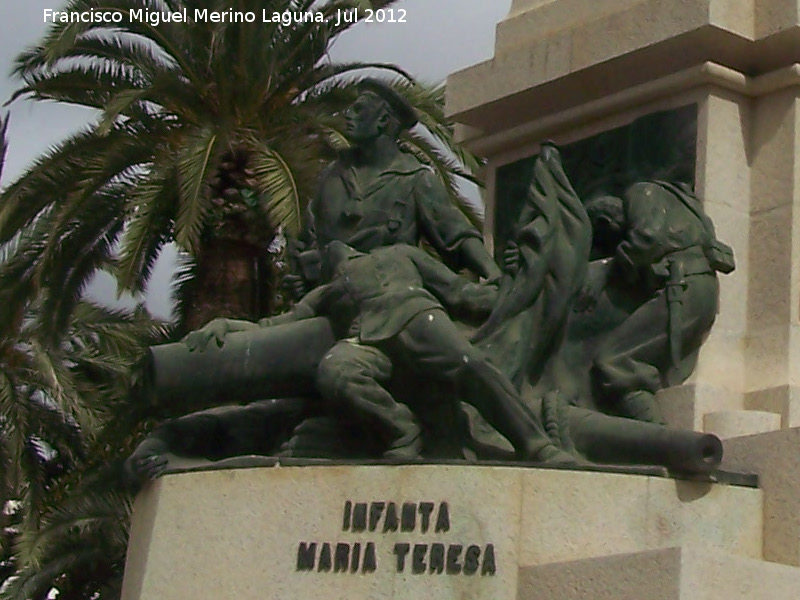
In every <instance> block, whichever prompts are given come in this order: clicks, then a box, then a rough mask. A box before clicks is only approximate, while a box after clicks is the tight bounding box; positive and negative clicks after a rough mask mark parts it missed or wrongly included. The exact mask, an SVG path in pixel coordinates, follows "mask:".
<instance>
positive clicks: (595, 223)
mask: <svg viewBox="0 0 800 600" xmlns="http://www.w3.org/2000/svg"><path fill="white" fill-rule="evenodd" d="M586 214H587V215H589V220H590V221H591V223H592V244H593V245H594V246H595V248H596V249H599V250H601V251H605V252H606V253H613V252H614V249H615V248H616V247H617V245H618V244H619V243H620V242H621V241H622V239H623V235H624V234H625V226H626V218H625V205H624V203H623V201H622V198H620V197H619V196H611V195H598V196H594V197H593V198H590V199H589V200H588V201H587V202H586Z"/></svg>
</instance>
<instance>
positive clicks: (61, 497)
mask: <svg viewBox="0 0 800 600" xmlns="http://www.w3.org/2000/svg"><path fill="white" fill-rule="evenodd" d="M39 309H40V306H39V305H37V304H35V303H34V304H32V305H31V306H29V307H28V308H27V310H26V311H25V316H24V318H23V325H22V326H21V328H20V329H19V330H18V331H13V330H10V327H8V326H6V327H5V328H4V329H3V331H2V332H0V338H2V339H3V345H2V348H0V506H2V507H4V508H5V510H4V514H5V516H6V520H7V521H8V523H7V525H8V526H9V527H7V529H6V531H5V532H4V533H5V537H6V539H5V540H4V543H5V546H4V548H3V551H4V554H5V556H4V557H3V558H4V559H5V565H4V567H3V572H2V573H0V574H1V575H2V578H0V598H3V600H6V599H7V598H8V599H16V600H24V599H27V598H37V599H38V598H44V597H45V596H46V595H47V594H48V592H49V591H50V590H51V589H52V588H54V587H55V588H56V589H58V590H59V591H60V592H62V593H61V594H60V595H59V597H61V598H70V597H74V598H82V599H88V598H91V597H92V595H93V594H94V593H95V592H100V591H102V590H103V589H105V590H115V589H116V588H117V587H118V584H119V581H120V580H121V574H122V565H123V562H124V556H125V547H126V543H127V531H126V528H127V515H128V511H129V499H128V495H127V494H126V492H125V488H124V485H123V483H122V461H123V460H124V458H125V457H126V456H127V455H128V454H130V452H131V451H132V450H133V447H134V445H135V443H136V441H137V438H138V437H139V436H140V434H141V432H142V430H143V428H146V427H148V425H149V424H151V423H152V419H151V415H149V414H148V411H149V410H150V407H148V406H144V405H141V404H137V402H136V401H135V399H132V398H131V396H130V394H129V392H128V390H129V388H130V378H131V373H132V370H133V366H134V363H135V362H136V361H137V360H138V359H139V357H140V356H141V353H142V351H143V349H144V347H145V346H147V345H149V344H152V343H156V342H158V341H160V340H163V339H164V338H165V337H166V329H165V327H164V325H163V324H161V323H158V322H156V321H154V320H153V319H152V318H150V317H149V315H147V313H146V311H145V310H144V309H142V308H139V309H137V310H135V311H134V312H132V313H126V312H121V311H117V310H110V309H106V308H102V307H98V306H95V305H93V304H89V303H85V302H81V303H79V304H78V305H77V306H76V308H75V310H74V311H73V314H72V316H71V318H70V321H69V324H68V326H67V328H66V330H65V331H64V332H62V333H61V335H60V339H59V342H58V343H52V342H48V341H46V340H45V336H43V330H42V328H41V326H40V322H41V319H39V318H38V315H37V314H36V312H37V311H38V310H39ZM4 579H5V583H3V580H4ZM109 586H110V587H109ZM103 597H107V596H103ZM112 597H113V594H112Z"/></svg>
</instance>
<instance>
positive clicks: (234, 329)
mask: <svg viewBox="0 0 800 600" xmlns="http://www.w3.org/2000/svg"><path fill="white" fill-rule="evenodd" d="M687 115H689V117H691V116H692V115H693V113H691V111H687V110H683V112H680V113H679V114H678V116H677V117H676V116H675V115H667V116H661V117H660V119H661V120H665V119H666V120H667V121H668V120H669V119H672V120H676V119H677V120H678V121H680V122H685V121H686V119H687ZM346 116H347V125H348V129H347V131H348V135H349V136H350V138H351V141H352V144H353V148H352V150H350V151H348V152H347V153H346V154H345V155H343V156H342V157H341V158H340V159H339V160H337V161H336V162H335V163H334V164H333V165H332V166H331V167H330V168H329V169H328V170H327V171H326V172H325V174H324V175H323V177H322V180H321V182H320V186H319V193H318V195H317V197H316V198H315V200H314V201H313V202H312V204H311V206H310V209H309V214H308V215H307V220H306V227H305V232H304V235H303V236H302V241H301V243H300V244H299V245H298V247H297V252H296V254H295V259H296V264H297V265H298V266H299V267H300V268H299V272H298V273H297V275H296V276H295V277H294V278H293V279H292V281H291V283H292V284H293V285H294V286H295V288H296V289H297V290H298V292H302V293H305V292H308V293H307V294H305V297H304V298H303V299H302V300H301V301H300V302H298V303H297V304H296V305H295V306H294V308H293V309H292V310H291V311H290V312H288V313H286V314H284V315H280V316H277V317H272V318H269V319H264V320H262V321H260V322H258V323H253V322H247V321H233V320H224V319H223V320H215V321H212V322H211V323H210V324H208V325H207V326H206V327H204V328H202V329H200V330H198V331H196V332H193V333H191V334H189V335H188V336H187V337H186V338H185V339H184V340H183V342H182V343H178V344H168V345H165V346H159V347H154V348H151V351H150V353H149V357H148V360H147V361H146V362H145V369H144V375H145V376H144V377H143V378H142V380H141V381H142V384H141V392H143V393H144V394H146V396H147V397H148V398H151V399H153V400H154V401H156V402H160V403H177V402H186V399H187V398H191V400H192V402H195V403H196V404H195V406H202V405H206V406H208V405H213V404H229V403H231V402H240V403H245V402H249V404H245V405H241V406H226V407H222V408H215V409H211V410H207V411H203V412H197V413H192V414H189V415H187V416H185V417H182V418H180V419H176V420H173V421H169V422H167V423H165V424H163V425H162V426H161V427H159V428H158V429H157V430H156V431H154V432H153V433H152V434H151V436H150V437H149V438H148V439H146V440H145V442H143V444H142V445H141V446H140V448H139V449H138V450H137V451H136V452H135V453H134V455H133V456H132V457H131V459H130V461H129V466H130V467H131V470H132V471H133V472H134V473H135V474H136V475H137V476H138V477H152V476H156V475H157V474H158V473H160V472H161V471H162V470H163V469H164V468H165V466H166V464H167V462H166V459H165V458H164V456H165V454H166V453H168V452H172V453H176V454H182V455H192V456H202V457H205V458H208V459H213V460H219V459H222V458H226V457H230V456H236V455H243V454H259V455H272V456H292V457H317V458H338V459H368V458H379V457H384V458H387V459H391V460H398V459H399V460H413V459H415V458H418V457H423V458H427V459H458V458H461V459H463V458H465V457H466V458H471V459H473V460H475V459H477V460H480V459H498V458H500V459H509V460H514V459H515V460H521V461H528V462H530V461H534V462H540V463H548V462H549V463H551V464H557V465H560V466H563V465H568V466H572V467H577V466H579V465H581V464H585V463H586V460H587V459H588V460H591V461H600V462H610V463H618V464H657V465H664V466H667V467H669V468H671V469H673V470H675V471H684V472H693V473H702V472H708V471H710V470H711V469H713V468H714V467H715V466H716V465H718V464H719V460H720V459H721V451H722V450H721V445H720V443H719V440H717V439H716V438H715V437H713V436H708V435H701V434H695V433H692V432H677V431H674V430H669V429H667V428H665V427H664V426H663V425H662V424H661V422H660V421H661V418H660V414H659V413H658V411H657V407H656V404H655V402H654V394H655V392H656V391H657V390H658V389H660V388H661V387H663V386H664V385H673V384H676V383H679V382H681V381H683V380H684V379H685V378H686V377H688V375H689V374H690V372H691V370H692V369H693V367H694V364H695V361H696V356H697V351H698V349H699V347H700V344H701V343H702V341H703V338H704V336H705V335H706V333H707V332H708V330H709V328H710V327H711V325H712V323H713V321H714V317H715V314H716V304H717V296H718V285H717V278H716V272H717V271H723V272H729V271H730V270H732V269H733V257H732V254H731V252H730V248H728V247H727V246H725V245H724V244H722V243H720V242H719V241H718V240H717V239H716V235H715V233H714V230H713V226H712V225H711V222H710V220H709V219H708V218H707V217H706V216H705V214H704V213H703V210H702V207H701V205H700V202H699V201H698V200H697V198H696V197H695V196H694V194H693V193H692V191H691V187H690V186H689V185H688V182H686V181H681V179H686V177H684V176H680V177H675V178H673V179H671V180H669V181H666V180H658V179H656V178H654V177H652V176H655V175H662V176H663V175H665V174H669V173H670V168H668V167H670V165H669V164H667V165H666V166H664V165H663V164H662V165H661V167H659V168H658V169H655V168H654V167H653V165H658V164H659V162H660V163H664V162H665V161H666V162H667V163H669V161H673V163H675V164H672V165H671V168H672V171H671V172H672V173H673V174H680V173H687V172H689V171H690V169H689V168H688V167H687V166H686V165H687V164H690V163H691V164H693V156H689V157H687V156H685V155H684V154H685V152H683V153H682V152H681V151H678V154H677V155H676V154H675V152H676V151H675V150H674V149H673V151H672V152H670V151H669V149H666V150H662V151H660V152H655V151H654V152H650V153H649V154H647V155H646V157H647V161H644V163H642V164H639V165H638V166H636V167H635V168H633V167H632V168H628V169H622V168H621V167H620V164H622V163H624V161H623V160H622V159H621V158H620V157H619V156H615V157H610V159H609V163H610V164H614V165H615V166H614V167H613V173H609V172H603V170H602V169H599V170H598V169H597V166H596V165H591V164H590V167H589V168H588V172H585V173H583V174H577V175H576V174H575V173H570V174H569V175H568V173H567V171H565V168H564V166H563V164H562V158H561V154H560V152H559V150H558V149H557V148H556V147H555V146H553V145H551V144H545V145H544V146H543V147H542V150H541V152H540V153H539V155H538V156H537V157H536V158H534V159H532V161H531V162H530V163H525V165H527V164H529V165H530V167H529V168H528V167H527V166H525V165H522V164H520V165H518V166H517V167H514V168H515V169H516V171H515V174H516V176H517V177H520V176H524V177H525V178H526V179H527V184H526V185H525V187H524V192H520V191H519V190H520V189H522V188H521V187H518V188H513V186H512V187H509V185H508V183H507V182H506V183H503V182H501V183H500V185H499V186H498V190H500V191H502V190H506V191H509V190H513V189H516V191H513V192H512V191H509V193H510V194H511V195H512V196H514V198H511V200H512V204H513V206H514V209H513V211H512V215H513V217H512V218H509V216H508V215H505V216H504V217H503V219H500V220H499V221H498V223H499V226H500V227H501V229H502V232H503V236H502V238H501V239H500V243H499V244H498V246H499V254H498V255H499V256H501V257H502V260H501V262H502V263H503V265H502V266H503V269H502V274H501V269H500V268H499V267H498V265H497V264H496V263H495V262H494V261H493V260H492V259H491V257H490V256H489V255H488V253H487V252H486V250H485V248H484V246H483V244H482V242H481V239H480V236H479V234H478V232H477V231H476V230H475V229H474V228H473V227H471V226H470V225H469V223H468V222H467V220H466V219H465V218H464V217H463V215H462V214H461V213H460V212H459V211H457V210H456V209H455V208H453V207H452V206H451V205H450V203H449V201H448V199H447V195H446V193H445V191H444V189H443V187H442V185H441V183H439V182H438V180H437V179H436V178H435V177H434V176H433V174H432V173H431V171H430V170H429V169H428V168H427V167H425V166H424V165H422V164H421V163H419V161H417V159H415V158H413V157H412V156H410V155H407V154H405V153H403V152H402V151H401V150H400V148H399V147H398V144H397V137H398V135H399V133H400V132H401V131H402V130H403V129H405V128H408V127H411V126H413V124H414V123H415V117H414V114H413V111H412V110H411V109H410V107H409V106H408V105H407V104H406V103H405V102H404V101H403V100H402V99H401V98H400V97H399V96H397V95H396V94H395V93H394V92H393V91H391V90H390V89H389V88H386V87H385V86H383V85H382V84H379V83H376V82H371V83H368V84H367V85H366V86H365V87H364V88H363V89H362V93H361V95H360V96H359V99H358V100H357V101H356V102H355V103H354V105H353V106H352V107H351V108H350V109H349V110H348V111H347V115H346ZM689 120H691V119H689ZM656 121H657V119H656ZM654 122H655V121H654ZM684 124H685V123H684ZM652 126H653V125H652V123H651V124H650V127H652ZM640 128H641V127H640ZM644 129H647V127H644ZM685 129H686V127H684V130H685ZM681 131H682V132H681V133H680V136H682V137H681V139H682V138H683V137H686V134H685V131H683V130H681ZM612 133H613V132H612ZM604 135H607V134H604ZM615 135H617V137H619V136H620V135H622V134H620V133H619V132H617V133H616V134H615ZM626 135H627V134H626ZM623 137H624V136H623ZM634 137H635V136H634ZM607 139H610V138H607ZM601 141H602V140H601ZM667 141H668V142H669V141H670V140H667ZM671 141H672V142H674V141H675V140H671ZM601 146H602V144H601ZM581 148H582V150H581ZM591 148H592V144H591V143H589V142H586V143H583V145H582V146H580V148H579V150H580V152H576V153H574V154H573V158H572V159H571V160H567V161H565V163H566V164H568V165H571V166H570V169H571V170H573V171H574V170H575V169H578V166H579V165H580V161H579V160H577V159H575V156H581V155H582V156H588V155H590V154H591ZM567 154H568V156H569V148H568V149H567ZM636 156H638V155H636ZM676 156H677V158H676ZM665 157H668V158H665ZM648 161H649V162H648ZM641 162H642V161H641V160H640V163H641ZM676 164H677V166H676ZM642 165H644V166H642ZM523 166H525V168H522V167H523ZM648 169H649V171H648ZM508 172H511V171H508ZM523 173H524V175H521V174H523ZM648 176H651V177H648ZM626 178H627V179H626ZM571 179H574V180H576V181H579V182H580V185H579V187H578V189H579V190H580V192H578V191H576V189H575V187H573V185H572V184H571ZM582 194H583V195H582ZM503 202H504V199H503V198H500V199H499V205H500V206H503ZM421 240H425V241H426V242H428V244H429V246H430V247H431V248H432V249H433V250H435V251H436V253H437V254H438V255H439V258H436V257H434V256H433V255H431V254H429V253H428V252H427V251H425V250H423V249H421V248H420V247H419V246H418V244H419V242H420V241H421ZM439 259H441V260H442V261H444V262H440V260H439ZM454 268H467V269H469V270H470V271H472V272H473V274H474V275H479V276H482V277H483V278H484V280H483V282H481V283H475V282H473V281H470V280H467V279H464V278H463V277H461V276H460V275H458V274H456V273H455V272H454V271H453V270H452V269H454ZM282 398H284V399H282ZM286 398H288V399H286ZM271 399H275V400H271ZM604 413H606V414H604ZM623 417H628V418H623ZM509 442H511V446H509Z"/></svg>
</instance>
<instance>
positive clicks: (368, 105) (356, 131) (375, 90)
mask: <svg viewBox="0 0 800 600" xmlns="http://www.w3.org/2000/svg"><path fill="white" fill-rule="evenodd" d="M358 91H359V94H358V98H356V100H355V102H353V104H351V105H350V107H349V108H348V109H347V110H346V111H345V113H344V116H345V126H346V129H345V133H346V134H347V137H348V138H349V139H350V141H351V142H353V143H354V144H359V143H364V142H367V141H370V140H373V139H375V138H378V137H380V136H389V137H391V138H392V139H394V138H396V137H397V136H398V135H399V134H400V132H401V131H404V130H406V129H410V128H411V127H413V126H414V125H415V124H416V123H417V116H416V114H415V113H414V109H413V108H412V106H411V105H410V104H409V103H408V101H407V100H406V99H405V98H403V97H402V96H401V95H400V94H398V93H397V92H396V91H394V90H393V89H392V88H391V87H389V86H388V85H386V84H385V83H383V82H381V81H378V80H377V79H365V80H364V81H362V82H361V83H360V84H359V85H358Z"/></svg>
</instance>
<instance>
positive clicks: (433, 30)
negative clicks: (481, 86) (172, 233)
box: [0, 0, 511, 318]
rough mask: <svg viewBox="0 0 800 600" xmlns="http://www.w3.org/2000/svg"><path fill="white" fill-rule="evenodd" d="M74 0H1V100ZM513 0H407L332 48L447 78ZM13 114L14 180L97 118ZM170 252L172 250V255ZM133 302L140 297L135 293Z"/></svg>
mask: <svg viewBox="0 0 800 600" xmlns="http://www.w3.org/2000/svg"><path fill="white" fill-rule="evenodd" d="M65 3H66V0H0V77H2V78H1V79H0V99H2V101H3V102H4V101H5V100H6V99H7V98H9V97H10V96H11V94H12V93H13V92H14V90H15V89H17V88H18V87H19V82H18V81H16V80H14V79H12V78H11V77H10V72H11V69H12V65H13V61H14V58H15V56H16V55H17V54H18V53H19V52H20V51H21V50H23V49H24V48H26V47H28V46H30V45H31V44H33V43H35V42H36V41H37V40H38V39H39V38H40V37H41V36H42V35H43V34H44V32H45V31H46V24H45V22H44V10H45V9H52V10H59V9H61V8H63V6H64V5H65ZM510 5H511V0H400V1H399V2H398V3H397V4H395V5H394V7H393V8H394V10H395V14H396V16H397V17H400V16H401V12H400V11H401V10H402V11H405V13H404V17H405V22H404V23H382V24H381V23H360V24H358V25H356V26H355V27H353V28H351V29H350V30H349V31H348V32H346V33H345V34H344V35H343V36H341V37H340V38H339V39H338V40H337V41H336V43H335V44H334V46H333V48H332V49H331V57H332V58H333V59H334V60H364V61H377V62H390V63H395V64H397V65H399V66H401V67H403V68H404V69H405V70H406V71H408V72H410V73H411V74H412V75H414V76H415V77H417V78H418V79H421V80H423V81H427V82H431V83H435V82H439V81H442V80H444V79H445V78H446V77H447V75H448V74H449V73H451V72H453V71H456V70H459V69H462V68H464V67H467V66H469V65H472V64H475V63H477V62H481V61H483V60H486V59H489V58H491V57H492V55H493V52H494V34H495V26H496V24H497V23H498V21H500V20H501V19H502V18H503V17H504V16H505V15H506V14H507V13H508V10H509V7H510ZM4 112H7V113H10V117H11V122H10V126H9V136H8V138H9V140H8V141H9V154H8V158H7V161H6V167H5V172H4V173H3V180H2V182H0V185H6V184H8V183H9V182H10V181H12V179H13V178H14V177H16V176H18V175H19V174H21V173H22V172H23V171H24V169H25V168H26V166H27V165H28V164H30V162H31V161H32V160H34V159H35V158H36V157H37V156H39V155H40V154H41V153H42V152H45V151H46V150H47V149H48V147H49V146H50V145H52V144H54V143H56V142H58V141H59V140H61V139H63V138H64V137H65V136H67V135H69V134H70V133H72V132H75V131H77V130H78V129H80V128H81V127H82V126H84V125H85V124H86V123H89V122H91V120H92V119H93V118H94V117H95V114H94V113H93V111H90V110H87V109H81V108H77V107H69V106H60V105H57V104H54V103H41V102H40V103H34V102H29V101H17V102H15V103H13V104H12V105H11V106H10V107H7V108H5V109H4ZM167 254H169V253H167ZM171 265H172V263H171V260H170V257H169V256H168V255H167V256H165V257H164V260H163V261H159V264H158V265H157V267H156V270H155V272H154V274H153V279H152V282H151V291H150V293H149V294H148V298H147V306H148V308H149V309H150V311H151V312H152V313H154V314H155V315H157V316H159V317H164V318H166V317H168V316H169V312H170V311H169V299H168V291H167V290H168V288H169V281H170V278H171V272H172V266H171ZM91 293H92V295H93V296H96V297H99V298H102V299H104V300H105V299H112V298H114V297H115V295H116V290H115V283H114V281H113V279H112V278H111V277H110V276H109V277H99V278H97V279H96V280H95V281H94V282H93V283H92V286H91ZM127 304H128V305H131V304H132V301H131V300H130V299H127Z"/></svg>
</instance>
